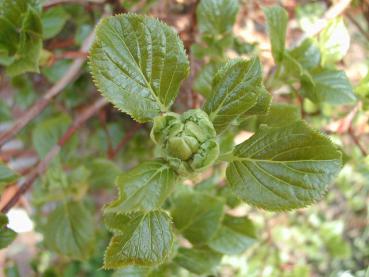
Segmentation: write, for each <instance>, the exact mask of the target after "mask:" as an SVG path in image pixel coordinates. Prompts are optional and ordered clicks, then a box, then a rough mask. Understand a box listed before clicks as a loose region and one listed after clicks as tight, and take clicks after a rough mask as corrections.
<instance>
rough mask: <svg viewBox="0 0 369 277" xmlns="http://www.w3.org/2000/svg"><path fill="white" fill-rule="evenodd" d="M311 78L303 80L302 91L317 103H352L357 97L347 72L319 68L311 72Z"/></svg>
mask: <svg viewBox="0 0 369 277" xmlns="http://www.w3.org/2000/svg"><path fill="white" fill-rule="evenodd" d="M311 78H312V80H313V83H311V81H310V80H302V82H301V85H302V87H301V92H302V94H303V95H304V96H306V97H307V98H309V99H310V100H311V101H313V102H315V103H321V102H325V103H328V104H331V105H342V104H352V103H354V102H355V100H356V97H355V94H354V91H353V89H352V86H351V83H350V81H349V79H348V78H347V76H346V73H345V72H344V71H341V70H334V69H317V70H314V71H312V72H311Z"/></svg>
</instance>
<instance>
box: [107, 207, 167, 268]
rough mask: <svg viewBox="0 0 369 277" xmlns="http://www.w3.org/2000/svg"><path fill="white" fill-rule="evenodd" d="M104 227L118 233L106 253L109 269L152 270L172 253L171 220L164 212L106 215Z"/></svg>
mask: <svg viewBox="0 0 369 277" xmlns="http://www.w3.org/2000/svg"><path fill="white" fill-rule="evenodd" d="M105 224H106V225H107V227H108V228H109V229H110V230H111V231H113V232H114V233H115V235H114V236H113V238H112V239H111V241H110V244H109V246H108V248H107V250H106V252H105V260H104V267H105V268H106V269H113V268H119V267H124V266H128V265H146V266H152V265H156V264H159V263H162V262H164V261H165V260H166V258H167V257H168V255H169V253H170V250H171V247H172V243H173V234H172V230H171V219H170V217H169V216H168V214H167V213H166V212H164V211H161V210H156V211H151V212H149V213H131V214H128V215H124V214H106V215H105Z"/></svg>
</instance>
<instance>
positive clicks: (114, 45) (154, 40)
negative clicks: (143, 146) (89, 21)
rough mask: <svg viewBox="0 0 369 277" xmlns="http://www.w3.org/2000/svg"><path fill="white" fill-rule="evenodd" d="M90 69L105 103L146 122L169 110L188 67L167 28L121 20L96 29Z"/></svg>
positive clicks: (136, 18) (128, 17) (144, 20)
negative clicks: (106, 101)
mask: <svg viewBox="0 0 369 277" xmlns="http://www.w3.org/2000/svg"><path fill="white" fill-rule="evenodd" d="M90 68H91V72H92V75H93V78H94V80H95V84H96V86H97V87H98V88H99V90H100V92H101V93H102V94H103V95H104V96H105V97H106V98H107V99H108V100H109V101H110V102H112V103H113V104H114V105H115V106H116V107H117V108H118V109H119V110H121V111H123V112H126V113H128V114H129V115H131V116H132V117H133V118H134V119H135V120H136V121H138V122H146V121H149V120H151V119H152V118H153V117H155V116H157V115H159V113H160V112H162V111H167V110H168V109H169V107H170V106H171V104H172V103H173V101H174V99H175V97H176V96H177V93H178V90H179V86H180V83H181V81H182V80H183V79H185V78H186V77H187V75H188V72H189V62H188V59H187V56H186V54H185V51H184V48H183V43H182V41H181V40H180V39H179V38H178V35H177V34H176V33H175V32H174V30H173V29H172V28H170V27H169V26H167V25H166V24H164V23H162V22H160V21H159V20H156V19H154V18H150V17H146V16H141V15H135V14H124V15H117V16H113V17H108V18H105V19H102V21H101V22H100V24H99V25H98V26H97V28H96V40H95V42H94V45H93V47H92V50H91V53H90Z"/></svg>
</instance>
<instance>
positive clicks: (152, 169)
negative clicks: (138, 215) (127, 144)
mask: <svg viewBox="0 0 369 277" xmlns="http://www.w3.org/2000/svg"><path fill="white" fill-rule="evenodd" d="M176 179H177V176H176V174H175V172H174V170H173V169H171V168H170V167H169V166H168V165H167V164H166V163H165V162H163V161H161V160H155V161H148V162H144V163H141V164H140V165H138V166H137V167H135V168H133V169H132V170H130V171H129V172H125V173H123V174H122V175H120V176H118V178H117V179H116V184H117V186H118V189H119V198H118V199H117V200H115V201H113V202H111V203H110V204H109V205H107V206H106V207H105V209H104V211H105V212H107V213H111V212H112V213H131V212H141V211H142V212H150V211H152V210H156V209H159V208H160V207H161V206H162V204H163V202H164V201H165V200H166V198H167V197H168V196H169V194H170V193H171V192H172V190H173V188H174V185H175V183H176V181H177V180H176Z"/></svg>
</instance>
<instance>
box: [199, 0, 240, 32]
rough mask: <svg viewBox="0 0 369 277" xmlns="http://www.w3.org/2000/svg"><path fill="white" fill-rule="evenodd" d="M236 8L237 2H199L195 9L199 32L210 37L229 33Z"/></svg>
mask: <svg viewBox="0 0 369 277" xmlns="http://www.w3.org/2000/svg"><path fill="white" fill-rule="evenodd" d="M238 8H239V4H238V0H201V1H200V4H199V5H198V6H197V9H196V16H197V21H198V25H199V30H200V32H201V33H207V34H210V35H221V34H225V33H228V32H231V31H232V27H233V24H234V23H235V21H236V16H237V13H238Z"/></svg>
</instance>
